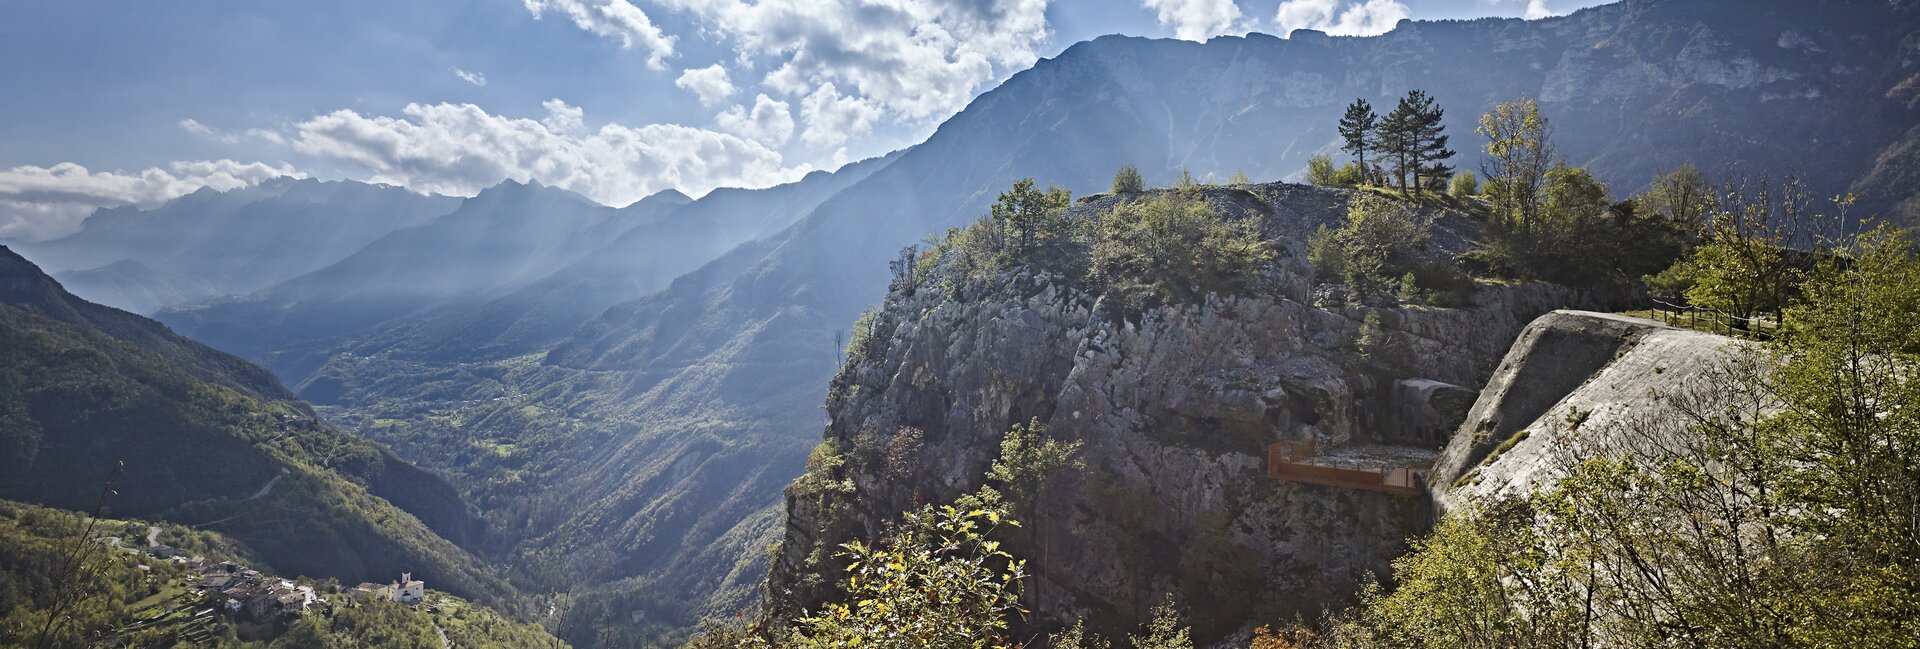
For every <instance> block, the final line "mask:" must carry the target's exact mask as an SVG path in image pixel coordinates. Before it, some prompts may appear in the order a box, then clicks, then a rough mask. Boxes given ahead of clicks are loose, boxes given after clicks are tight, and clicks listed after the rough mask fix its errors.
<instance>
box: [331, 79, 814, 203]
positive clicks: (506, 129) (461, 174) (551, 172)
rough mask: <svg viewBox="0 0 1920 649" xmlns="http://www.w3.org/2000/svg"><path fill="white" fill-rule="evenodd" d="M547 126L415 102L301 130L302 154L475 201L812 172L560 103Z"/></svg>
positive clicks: (772, 180)
mask: <svg viewBox="0 0 1920 649" xmlns="http://www.w3.org/2000/svg"><path fill="white" fill-rule="evenodd" d="M545 106H546V109H547V115H546V116H545V117H544V118H543V119H538V120H535V119H529V118H510V117H504V116H499V115H493V114H489V113H487V112H486V111H484V110H482V109H481V108H480V107H479V106H475V105H472V104H409V105H407V107H406V108H404V109H402V110H401V116H399V117H389V116H370V115H362V114H360V113H357V112H355V111H353V110H347V109H342V110H337V111H334V112H332V113H328V114H325V115H320V116H317V117H314V118H313V119H309V120H307V121H304V122H301V123H299V124H295V125H294V127H293V128H294V130H295V131H296V136H295V137H294V139H293V145H294V148H295V149H296V150H298V151H300V152H302V153H306V154H309V155H314V156H321V157H325V158H330V159H333V160H338V161H342V162H346V163H349V164H352V165H354V166H357V167H360V168H362V169H365V170H366V171H367V172H368V173H369V174H370V178H369V180H371V181H373V182H382V183H389V184H395V185H401V186H405V187H408V188H410V189H413V190H415V191H424V192H435V193H443V194H458V195H468V196H470V195H473V194H475V193H478V192H479V191H480V190H481V189H484V188H486V187H490V186H492V185H495V184H498V183H499V182H501V181H503V180H507V179H512V180H517V181H521V182H527V181H538V182H541V183H544V184H547V185H552V186H556V187H562V188H565V189H570V190H573V191H576V192H579V193H581V194H584V195H586V196H587V197H588V198H592V199H594V200H596V201H599V202H602V203H606V204H609V205H625V204H628V203H631V202H633V201H635V200H639V199H640V198H642V197H645V196H647V195H648V194H652V193H654V192H657V191H660V190H662V189H667V188H670V187H671V188H676V189H679V190H681V191H683V192H686V193H688V194H692V195H695V196H698V195H701V194H704V193H706V192H707V191H710V190H712V189H713V188H715V187H722V186H740V187H764V186H768V185H774V184H778V183H782V182H788V181H792V180H794V179H797V178H799V177H800V176H802V175H805V174H806V172H808V171H811V170H812V168H811V167H809V166H807V165H798V166H792V167H789V166H784V165H783V163H782V161H781V157H780V154H779V153H778V152H776V151H774V150H772V149H770V148H768V147H767V146H765V145H763V144H761V143H759V142H755V141H753V140H749V139H746V138H743V137H740V136H737V135H733V134H730V133H721V132H716V131H710V130H705V129H698V128H691V127H686V126H679V125H674V124H649V125H646V126H640V127H628V126H622V125H619V124H607V125H604V126H601V127H600V128H599V129H597V130H594V129H587V128H585V126H584V123H583V117H584V112H583V111H581V110H580V109H579V108H577V107H574V106H569V105H567V104H566V103H565V102H562V101H559V100H550V101H548V102H546V103H545Z"/></svg>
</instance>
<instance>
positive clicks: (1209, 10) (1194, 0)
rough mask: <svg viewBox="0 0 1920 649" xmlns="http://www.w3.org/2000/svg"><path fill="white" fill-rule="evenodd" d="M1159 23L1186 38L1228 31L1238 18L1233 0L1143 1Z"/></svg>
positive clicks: (1200, 38) (1202, 37) (1204, 38)
mask: <svg viewBox="0 0 1920 649" xmlns="http://www.w3.org/2000/svg"><path fill="white" fill-rule="evenodd" d="M1145 4H1146V7H1147V8H1148V9H1152V10H1153V11H1154V14H1155V18H1156V19H1158V20H1159V21H1160V24H1162V25H1167V26H1171V27H1173V34H1174V36H1176V37H1178V38H1180V39H1182V40H1189V41H1204V40H1207V39H1208V38H1211V37H1214V36H1219V35H1221V34H1226V33H1230V32H1231V31H1232V29H1233V23H1234V21H1237V20H1239V19H1240V5H1239V4H1237V3H1235V2H1234V0H1145Z"/></svg>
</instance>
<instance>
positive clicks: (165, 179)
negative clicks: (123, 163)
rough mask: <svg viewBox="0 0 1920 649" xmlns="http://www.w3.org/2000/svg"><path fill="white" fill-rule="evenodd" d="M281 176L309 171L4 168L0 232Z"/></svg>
mask: <svg viewBox="0 0 1920 649" xmlns="http://www.w3.org/2000/svg"><path fill="white" fill-rule="evenodd" d="M189 124H192V125H200V123H199V122H196V121H194V120H191V119H187V120H181V122H180V127H181V128H183V129H188V130H192V129H191V128H190V127H189ZM201 127H202V128H205V127H204V126H203V125H202V126H201ZM208 131H209V132H211V129H208ZM279 176H293V177H296V178H304V177H306V174H303V173H301V172H299V171H296V170H295V169H293V168H292V167H290V166H287V165H285V164H282V165H280V166H277V167H275V166H271V165H267V164H264V163H259V162H250V163H241V162H235V161H233V160H199V161H187V162H174V163H169V164H168V165H167V166H166V168H164V169H163V168H160V167H151V168H148V169H146V170H145V171H139V172H132V173H129V172H122V171H102V172H93V171H88V170H87V168H86V167H82V166H80V165H77V164H74V163H71V162H63V163H60V164H56V165H54V166H52V167H36V166H21V167H14V168H12V169H5V170H0V237H10V238H25V239H44V238H50V237H57V236H61V235H64V234H68V233H70V232H72V231H74V230H75V229H78V228H79V225H80V222H81V221H82V220H84V219H86V217H87V215H89V214H92V213H93V211H94V210H95V209H99V208H102V207H118V206H122V205H137V206H140V207H152V206H155V205H159V204H160V203H164V202H166V201H169V200H173V199H175V198H179V197H181V196H185V195H187V194H190V193H193V192H194V191H197V190H199V189H200V188H202V187H211V188H213V189H215V190H219V191H227V190H231V189H238V188H241V187H247V186H250V185H254V184H258V183H259V182H261V181H263V180H267V179H269V178H275V177H279Z"/></svg>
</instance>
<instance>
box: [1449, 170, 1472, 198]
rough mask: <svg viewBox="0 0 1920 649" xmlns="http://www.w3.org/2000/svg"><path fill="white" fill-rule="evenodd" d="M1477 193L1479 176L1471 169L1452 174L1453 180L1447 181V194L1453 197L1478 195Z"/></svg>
mask: <svg viewBox="0 0 1920 649" xmlns="http://www.w3.org/2000/svg"><path fill="white" fill-rule="evenodd" d="M1479 193H1480V177H1479V176H1476V175H1474V173H1473V172H1471V171H1462V172H1460V173H1457V174H1454V175H1453V180H1452V181H1451V182H1449V183H1447V194H1449V195H1451V196H1453V197H1454V198H1467V197H1469V196H1475V195H1478V194H1479Z"/></svg>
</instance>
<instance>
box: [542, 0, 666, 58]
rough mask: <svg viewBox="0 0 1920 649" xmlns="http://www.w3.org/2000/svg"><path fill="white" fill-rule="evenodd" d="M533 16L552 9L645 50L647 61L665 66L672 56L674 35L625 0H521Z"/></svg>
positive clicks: (583, 26) (627, 45) (622, 43)
mask: <svg viewBox="0 0 1920 649" xmlns="http://www.w3.org/2000/svg"><path fill="white" fill-rule="evenodd" d="M521 2H522V4H524V5H526V7H527V11H529V12H532V13H533V17H534V18H536V19H537V18H540V17H541V16H543V15H545V14H546V12H547V11H548V10H552V11H555V12H558V13H561V14H564V15H566V17H568V18H570V19H572V20H573V24H574V25H575V26H577V27H579V28H581V29H584V30H587V31H589V32H593V33H595V34H599V35H601V36H606V37H608V38H613V39H617V40H619V41H620V47H623V48H632V47H634V46H636V45H638V46H639V47H640V48H641V49H643V50H646V52H647V65H648V66H651V67H653V68H654V69H665V68H666V58H667V57H669V56H673V45H674V40H675V37H674V36H672V35H669V34H666V33H664V32H661V31H660V28H659V27H658V26H656V25H654V24H653V19H651V18H648V17H647V13H646V12H644V11H641V10H640V8H639V7H635V6H633V3H631V2H628V1H627V0H521Z"/></svg>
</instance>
